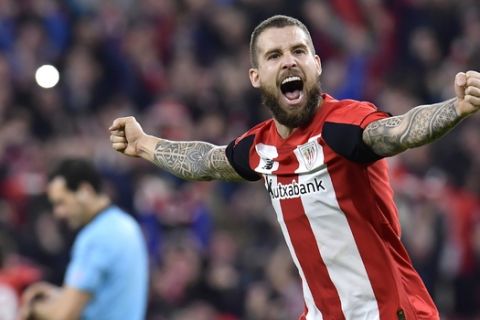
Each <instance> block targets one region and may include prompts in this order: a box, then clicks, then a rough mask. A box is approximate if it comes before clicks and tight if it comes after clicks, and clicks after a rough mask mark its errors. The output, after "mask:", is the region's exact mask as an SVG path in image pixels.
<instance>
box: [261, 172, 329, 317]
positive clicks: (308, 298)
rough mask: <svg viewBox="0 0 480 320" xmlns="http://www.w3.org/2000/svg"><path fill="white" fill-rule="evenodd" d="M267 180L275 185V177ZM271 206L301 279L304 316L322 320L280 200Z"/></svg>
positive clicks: (273, 202)
mask: <svg viewBox="0 0 480 320" xmlns="http://www.w3.org/2000/svg"><path fill="white" fill-rule="evenodd" d="M268 179H270V180H273V181H272V182H273V183H274V184H275V185H276V184H277V177H276V176H273V175H271V176H268ZM272 205H273V208H274V210H275V213H276V215H277V220H278V223H279V225H280V228H281V229H282V233H283V236H284V238H285V242H286V243H287V247H288V250H290V254H291V256H292V259H293V262H294V263H295V265H296V266H297V270H298V273H299V274H300V278H301V279H302V288H303V297H304V299H305V305H306V306H307V309H308V313H307V314H306V320H323V316H322V313H321V312H320V310H319V309H318V308H317V306H316V305H315V301H314V299H313V295H312V292H311V291H310V288H309V287H308V284H307V280H306V278H305V275H304V273H303V270H302V268H301V266H300V263H299V262H298V258H297V255H296V254H295V250H294V248H293V244H292V241H291V239H290V235H289V233H288V230H287V226H286V224H285V221H284V218H283V212H282V207H281V205H280V199H275V200H274V199H272Z"/></svg>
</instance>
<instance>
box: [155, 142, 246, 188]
mask: <svg viewBox="0 0 480 320" xmlns="http://www.w3.org/2000/svg"><path fill="white" fill-rule="evenodd" d="M154 163H155V164H156V165H158V166H159V167H161V168H163V169H165V170H167V171H169V172H171V173H172V174H174V175H176V176H177V177H180V178H183V179H187V180H212V179H221V180H228V181H238V180H242V178H241V177H240V176H239V175H238V174H237V173H236V171H235V170H234V169H233V167H232V166H231V165H230V163H229V162H228V160H227V157H226V155H225V147H217V146H214V145H213V144H210V143H206V142H200V141H192V142H172V141H168V140H161V141H160V142H158V143H157V145H156V146H155V152H154Z"/></svg>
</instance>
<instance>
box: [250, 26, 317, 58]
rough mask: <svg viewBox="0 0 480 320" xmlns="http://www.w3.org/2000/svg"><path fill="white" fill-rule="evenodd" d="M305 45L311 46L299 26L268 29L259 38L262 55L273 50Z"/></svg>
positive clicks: (259, 48)
mask: <svg viewBox="0 0 480 320" xmlns="http://www.w3.org/2000/svg"><path fill="white" fill-rule="evenodd" d="M300 44H303V45H305V46H307V47H308V46H309V39H308V36H307V34H306V33H305V31H303V30H302V29H301V28H300V27H297V26H286V27H283V28H275V27H272V28H268V29H266V30H264V31H263V32H262V33H261V34H260V35H259V37H258V40H257V50H258V52H259V53H260V54H262V53H265V52H267V51H269V50H273V49H282V48H289V47H291V46H296V45H300Z"/></svg>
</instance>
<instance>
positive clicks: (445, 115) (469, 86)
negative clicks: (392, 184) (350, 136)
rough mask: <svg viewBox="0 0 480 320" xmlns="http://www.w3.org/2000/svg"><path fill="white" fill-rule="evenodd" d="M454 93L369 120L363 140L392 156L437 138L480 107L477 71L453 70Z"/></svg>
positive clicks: (479, 84) (380, 152)
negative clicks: (463, 71)
mask: <svg viewBox="0 0 480 320" xmlns="http://www.w3.org/2000/svg"><path fill="white" fill-rule="evenodd" d="M455 93H456V97H455V98H453V99H450V100H447V101H443V102H440V103H435V104H431V105H422V106H418V107H415V108H413V109H412V110H410V111H408V112H407V113H405V114H403V115H400V116H396V117H391V118H386V119H382V120H378V121H374V122H372V123H370V124H369V125H368V126H367V127H366V128H365V130H364V131H363V141H364V142H365V143H366V144H367V145H368V146H369V147H370V148H371V149H372V150H373V151H374V152H375V153H376V154H378V155H380V156H392V155H395V154H397V153H400V152H402V151H404V150H406V149H409V148H414V147H419V146H422V145H424V144H427V143H430V142H432V141H434V140H436V139H438V138H439V137H441V136H443V135H444V134H446V133H447V132H448V131H450V129H452V128H453V127H455V126H456V125H457V124H458V123H459V122H460V121H461V120H462V119H463V118H465V117H467V116H468V115H470V114H472V113H475V112H476V111H478V109H479V108H480V73H478V72H475V71H468V72H467V73H459V74H457V76H456V77H455Z"/></svg>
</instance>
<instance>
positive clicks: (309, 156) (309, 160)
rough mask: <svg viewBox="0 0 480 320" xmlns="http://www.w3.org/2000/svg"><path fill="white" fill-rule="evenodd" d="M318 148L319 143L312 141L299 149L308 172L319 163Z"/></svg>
mask: <svg viewBox="0 0 480 320" xmlns="http://www.w3.org/2000/svg"><path fill="white" fill-rule="evenodd" d="M317 146H318V144H317V141H310V142H308V143H306V144H304V145H301V146H299V147H298V150H299V151H300V155H301V156H302V158H303V162H304V164H305V168H307V170H311V169H312V168H313V167H314V165H315V163H316V162H317V157H318V148H317Z"/></svg>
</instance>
